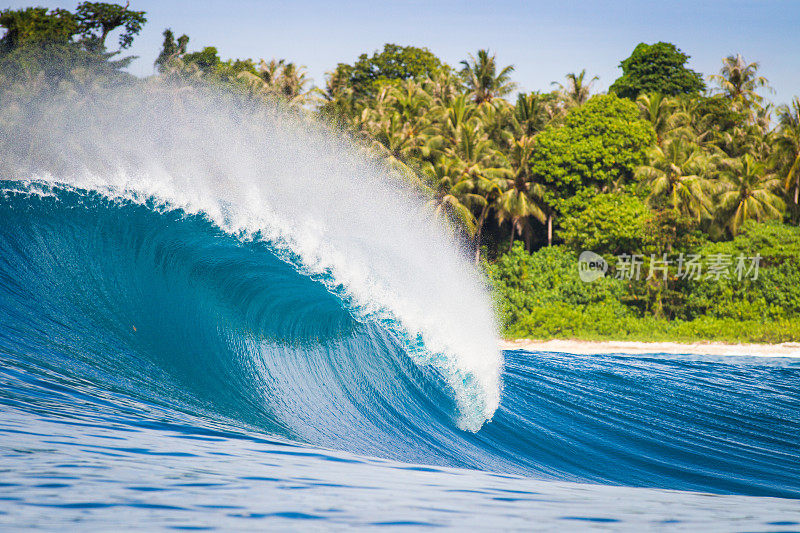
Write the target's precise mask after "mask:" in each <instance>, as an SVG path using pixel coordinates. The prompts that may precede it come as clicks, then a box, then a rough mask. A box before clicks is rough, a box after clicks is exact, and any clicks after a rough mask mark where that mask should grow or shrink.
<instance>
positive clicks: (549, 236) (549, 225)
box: [547, 213, 553, 246]
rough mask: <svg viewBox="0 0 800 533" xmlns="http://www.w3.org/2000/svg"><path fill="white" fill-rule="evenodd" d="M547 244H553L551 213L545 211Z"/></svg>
mask: <svg viewBox="0 0 800 533" xmlns="http://www.w3.org/2000/svg"><path fill="white" fill-rule="evenodd" d="M547 246H553V213H547Z"/></svg>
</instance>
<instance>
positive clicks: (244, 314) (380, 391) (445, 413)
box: [0, 83, 800, 530]
mask: <svg viewBox="0 0 800 533" xmlns="http://www.w3.org/2000/svg"><path fill="white" fill-rule="evenodd" d="M14 112H16V113H17V114H18V115H19V117H22V118H21V119H20V120H17V121H16V122H13V121H4V122H1V123H0V124H4V126H2V127H3V128H4V130H3V131H0V134H1V136H0V150H2V152H0V153H2V161H0V470H2V472H3V476H2V479H0V494H2V496H3V497H2V499H0V524H5V525H6V526H17V527H22V526H27V527H40V528H43V529H52V528H61V527H69V526H68V524H76V523H79V524H84V525H86V526H88V527H93V528H98V529H108V528H113V527H115V525H119V524H120V520H123V519H122V518H120V517H121V516H124V517H125V518H124V521H123V523H124V524H125V526H126V527H136V526H137V525H138V526H139V527H142V528H144V529H152V528H161V527H164V528H215V527H219V528H222V529H229V528H244V529H249V528H263V527H267V526H265V524H269V525H270V527H279V528H287V529H291V528H298V527H303V528H309V527H316V528H326V527H344V526H373V527H378V526H382V527H383V526H392V527H429V526H450V527H464V526H471V527H487V528H488V527H500V528H530V527H541V528H546V529H552V528H556V527H609V526H610V527H614V528H616V529H618V528H624V527H629V528H632V529H641V528H642V527H654V526H657V525H663V524H670V525H671V527H685V528H689V529H697V528H699V527H703V528H708V527H709V526H712V525H716V526H718V527H721V528H723V529H731V528H738V529H741V528H749V529H754V528H755V529H758V528H761V529H763V528H768V529H771V530H781V529H788V530H791V529H797V528H798V526H800V505H798V502H797V498H798V497H800V481H799V480H800V414H798V413H800V393H798V390H800V363H798V361H797V360H794V359H771V358H749V357H736V358H723V357H718V358H713V357H695V356H690V355H687V356H676V355H666V354H661V355H659V354H652V355H636V356H634V355H625V354H618V355H601V354H597V355H570V354H562V353H545V352H526V351H522V350H517V351H506V352H500V350H499V349H498V345H497V336H498V325H497V323H496V321H495V313H494V310H493V307H492V301H491V297H490V295H489V293H488V290H487V288H486V282H485V280H484V279H483V278H482V276H481V274H480V272H479V271H478V270H477V269H476V267H475V266H474V265H473V264H472V262H471V261H470V260H469V254H468V253H466V252H465V251H464V250H461V249H460V248H459V245H458V244H456V243H455V242H454V239H453V236H452V234H451V232H450V231H449V230H448V228H446V227H444V226H442V224H441V223H438V222H435V221H434V220H433V219H432V218H431V216H430V213H428V212H427V211H426V207H425V199H424V198H423V197H422V195H421V194H418V193H416V192H414V188H413V186H409V185H408V184H406V183H404V182H403V181H402V179H401V178H400V177H398V176H395V175H393V173H392V172H391V171H390V170H389V169H387V168H385V167H384V166H383V165H381V164H380V163H379V162H377V161H375V160H373V159H371V158H370V157H369V156H368V154H367V153H366V152H365V151H364V150H363V149H361V148H359V147H358V146H357V145H356V144H354V143H353V142H351V141H350V140H349V139H348V137H347V136H346V135H344V134H343V133H342V132H339V131H337V130H334V129H330V128H328V127H325V126H322V125H319V124H317V123H315V122H314V121H313V120H311V119H309V118H308V117H307V116H306V114H305V113H304V112H302V111H297V110H291V109H286V108H284V107H282V106H280V105H275V106H264V105H261V104H260V105H257V106H256V105H252V104H249V103H246V102H243V101H241V100H239V99H237V98H235V97H231V96H221V95H219V94H217V93H215V92H214V91H212V90H206V89H198V88H195V89H191V90H186V89H182V90H176V89H175V88H172V87H168V86H166V87H165V86H162V85H152V86H151V85H147V84H144V83H143V84H142V86H137V87H136V88H134V89H124V88H123V89H116V90H114V91H113V92H112V93H110V94H109V93H102V94H95V93H93V92H91V91H89V92H87V93H86V94H83V95H78V96H76V95H67V96H65V97H62V98H60V99H59V98H56V99H54V100H51V101H39V102H30V103H27V104H25V106H23V107H21V108H19V109H17V110H16V111H14ZM10 123H13V124H14V126H13V127H8V126H5V125H6V124H10ZM121 513H122V514H121ZM262 520H269V522H262Z"/></svg>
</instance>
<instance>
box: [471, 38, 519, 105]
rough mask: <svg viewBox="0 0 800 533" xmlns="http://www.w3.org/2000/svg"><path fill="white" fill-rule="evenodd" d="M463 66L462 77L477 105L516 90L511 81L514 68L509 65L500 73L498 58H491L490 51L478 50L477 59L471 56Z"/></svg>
mask: <svg viewBox="0 0 800 533" xmlns="http://www.w3.org/2000/svg"><path fill="white" fill-rule="evenodd" d="M461 64H462V65H463V66H464V68H463V69H461V77H462V78H463V80H464V83H465V84H466V86H467V89H468V90H469V93H470V94H471V95H472V98H473V100H474V101H475V103H476V104H482V103H483V102H491V101H492V99H494V98H497V97H500V96H505V95H507V94H509V93H510V92H512V91H513V90H514V89H515V88H516V84H515V83H513V82H512V81H511V73H512V72H514V66H513V65H509V66H507V67H504V68H502V69H500V70H499V72H498V67H497V59H496V56H495V55H492V56H490V55H489V51H488V50H478V56H477V57H475V56H473V55H472V54H470V56H469V60H468V61H462V62H461Z"/></svg>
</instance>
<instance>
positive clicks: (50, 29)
mask: <svg viewBox="0 0 800 533" xmlns="http://www.w3.org/2000/svg"><path fill="white" fill-rule="evenodd" d="M144 15H145V13H144V11H130V10H128V8H127V6H125V7H123V6H120V5H117V4H107V3H104V2H82V3H80V4H78V8H77V9H76V10H75V13H72V12H70V11H67V10H66V9H52V10H49V11H48V10H47V9H46V8H43V7H29V8H25V9H19V10H12V9H6V10H3V11H2V12H0V26H2V27H4V28H6V30H7V31H6V34H5V35H4V36H3V38H2V39H0V53H3V52H6V53H7V52H10V51H12V50H13V49H14V48H17V47H19V46H24V45H30V44H37V45H42V44H43V43H61V44H67V43H72V42H73V38H76V39H77V42H79V43H80V44H81V45H82V46H83V47H84V48H86V49H88V50H91V51H96V52H104V51H105V41H106V37H107V36H108V34H109V33H111V32H112V31H114V30H116V29H117V28H120V27H121V28H123V31H122V33H121V34H120V37H119V46H120V50H122V49H124V48H128V47H129V46H130V45H131V44H132V43H133V38H134V36H135V35H137V34H138V33H139V32H140V31H141V30H142V27H143V26H144V24H145V23H146V22H147V19H146V18H145V16H144Z"/></svg>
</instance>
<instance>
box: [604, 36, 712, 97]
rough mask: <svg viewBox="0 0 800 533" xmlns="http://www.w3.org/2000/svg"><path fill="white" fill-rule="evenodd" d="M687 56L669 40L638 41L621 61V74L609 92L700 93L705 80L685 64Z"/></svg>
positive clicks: (634, 95) (638, 93) (624, 95)
mask: <svg viewBox="0 0 800 533" xmlns="http://www.w3.org/2000/svg"><path fill="white" fill-rule="evenodd" d="M688 60H689V56H688V55H686V54H684V53H683V52H681V51H680V50H679V49H678V48H677V47H676V46H675V45H674V44H672V43H665V42H659V43H655V44H645V43H639V45H638V46H637V47H636V48H635V49H634V50H633V53H632V54H631V55H630V57H628V58H627V59H624V60H623V61H622V63H620V67H621V68H622V76H621V77H619V78H618V79H617V80H616V81H615V82H614V83H613V84H612V85H611V87H610V88H609V92H612V93H614V94H616V95H617V96H620V97H622V98H630V99H631V100H635V99H636V98H637V97H638V96H639V95H640V94H647V93H660V94H664V95H668V96H676V95H679V94H693V95H696V94H699V93H701V92H702V91H703V90H705V83H703V77H702V76H701V75H700V74H699V73H697V72H695V71H693V70H690V69H688V68H686V66H685V65H686V62H687V61H688Z"/></svg>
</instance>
